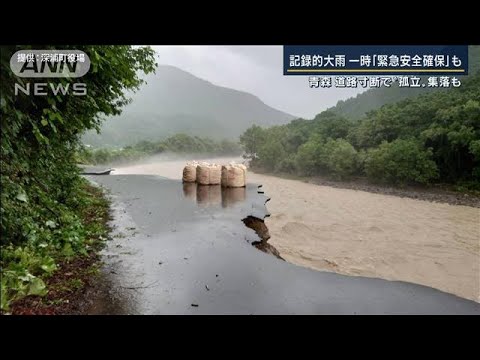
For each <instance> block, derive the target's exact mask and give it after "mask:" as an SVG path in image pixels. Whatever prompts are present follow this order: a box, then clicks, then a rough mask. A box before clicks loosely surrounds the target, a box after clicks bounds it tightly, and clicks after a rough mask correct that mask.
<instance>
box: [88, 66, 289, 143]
mask: <svg viewBox="0 0 480 360" xmlns="http://www.w3.org/2000/svg"><path fill="white" fill-rule="evenodd" d="M145 80H146V82H147V83H146V84H144V85H143V86H142V88H141V89H140V90H139V91H138V92H137V93H135V94H133V95H132V102H131V104H129V105H128V106H126V107H125V110H124V111H123V112H122V114H121V115H119V116H112V117H109V118H108V119H107V120H106V121H105V122H104V123H103V124H102V127H101V133H100V134H97V133H96V132H93V131H90V132H88V133H87V134H86V135H85V136H84V137H83V141H84V143H86V144H90V145H94V146H95V147H99V146H115V145H117V146H125V145H132V144H135V143H137V142H139V141H143V140H149V141H159V140H162V139H166V138H168V137H169V136H173V135H175V134H177V133H184V134H187V135H191V136H202V137H205V136H209V137H213V138H215V139H217V140H221V139H235V138H238V136H239V135H240V134H241V133H242V132H243V131H245V130H246V129H247V128H248V127H249V126H251V125H253V124H259V125H262V126H271V125H276V124H285V123H287V122H289V121H290V120H292V119H293V118H294V116H292V115H289V114H286V113H283V112H281V111H279V110H276V109H273V108H271V107H269V106H268V105H266V104H264V103H263V102H262V101H261V100H260V99H258V98H257V97H255V96H253V95H251V94H249V93H246V92H242V91H237V90H233V89H229V88H225V87H221V86H216V85H214V84H212V83H210V82H208V81H205V80H202V79H199V78H197V77H195V76H193V75H192V74H190V73H188V72H186V71H183V70H180V69H178V68H176V67H174V66H165V65H164V66H158V68H157V70H156V73H155V74H150V75H148V76H146V77H145Z"/></svg>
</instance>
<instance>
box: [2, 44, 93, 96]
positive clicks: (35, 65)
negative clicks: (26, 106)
mask: <svg viewBox="0 0 480 360" xmlns="http://www.w3.org/2000/svg"><path fill="white" fill-rule="evenodd" d="M10 68H11V70H12V72H13V73H14V74H15V75H16V76H18V77H21V78H57V79H58V78H80V77H82V76H84V75H85V74H86V73H87V72H88V70H89V69H90V58H89V57H88V55H87V54H86V53H84V52H83V51H81V50H20V51H17V52H16V53H15V54H13V55H12V57H11V58H10ZM19 94H25V95H31V94H33V95H35V96H46V95H49V94H53V95H58V94H62V95H74V96H85V95H86V94H87V84H85V83H82V82H68V83H60V82H59V83H55V82H24V81H22V84H19V83H15V96H18V95H19Z"/></svg>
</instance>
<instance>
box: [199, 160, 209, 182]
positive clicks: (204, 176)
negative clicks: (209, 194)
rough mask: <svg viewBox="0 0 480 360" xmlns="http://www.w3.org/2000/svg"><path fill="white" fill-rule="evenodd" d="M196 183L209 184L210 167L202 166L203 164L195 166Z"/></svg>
mask: <svg viewBox="0 0 480 360" xmlns="http://www.w3.org/2000/svg"><path fill="white" fill-rule="evenodd" d="M196 176H197V183H198V184H200V185H209V184H210V165H208V164H207V165H204V164H203V163H202V164H200V165H197V174H196Z"/></svg>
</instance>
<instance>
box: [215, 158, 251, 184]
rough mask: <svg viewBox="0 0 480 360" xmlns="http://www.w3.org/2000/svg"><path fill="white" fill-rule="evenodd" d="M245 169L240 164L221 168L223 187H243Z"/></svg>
mask: <svg viewBox="0 0 480 360" xmlns="http://www.w3.org/2000/svg"><path fill="white" fill-rule="evenodd" d="M246 173H247V168H246V167H245V165H241V164H232V163H230V164H228V165H224V166H222V181H221V183H222V186H223V187H244V186H245V185H246V177H247V176H246Z"/></svg>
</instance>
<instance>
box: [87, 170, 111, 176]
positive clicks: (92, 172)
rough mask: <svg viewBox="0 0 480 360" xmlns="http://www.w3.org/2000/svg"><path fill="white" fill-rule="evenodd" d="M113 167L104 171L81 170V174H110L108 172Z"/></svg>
mask: <svg viewBox="0 0 480 360" xmlns="http://www.w3.org/2000/svg"><path fill="white" fill-rule="evenodd" d="M113 170H115V169H107V170H104V171H89V172H82V175H110V173H111V172H112V171H113Z"/></svg>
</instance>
